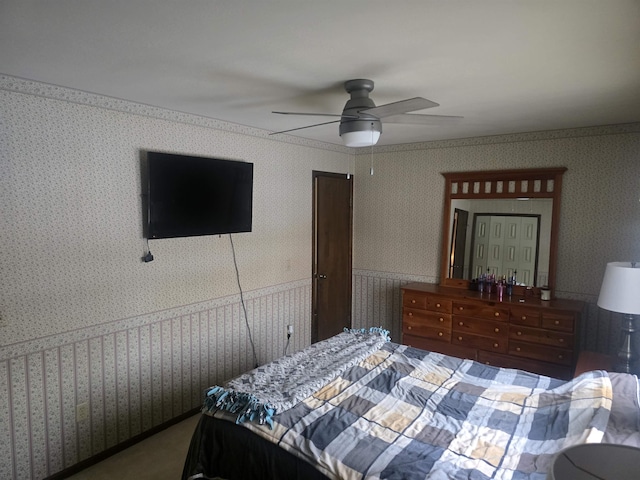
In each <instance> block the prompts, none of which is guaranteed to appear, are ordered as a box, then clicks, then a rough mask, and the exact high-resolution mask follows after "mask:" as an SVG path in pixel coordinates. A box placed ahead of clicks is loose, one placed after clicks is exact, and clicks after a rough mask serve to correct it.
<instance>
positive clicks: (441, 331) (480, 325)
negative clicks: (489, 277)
mask: <svg viewBox="0 0 640 480" xmlns="http://www.w3.org/2000/svg"><path fill="white" fill-rule="evenodd" d="M584 307H585V304H584V302H580V301H577V300H563V299H557V300H550V301H542V300H540V299H539V297H535V296H520V295H517V296H516V295H514V296H512V297H507V296H506V295H505V296H504V297H503V299H502V301H499V300H498V298H497V295H495V294H491V295H489V294H486V293H479V292H475V291H470V290H463V289H458V288H451V287H441V286H439V285H433V284H428V283H410V284H407V285H405V286H403V287H402V343H404V344H406V345H411V346H414V347H417V348H422V349H425V350H431V351H436V352H440V353H444V354H447V355H452V356H455V357H460V358H469V359H472V360H477V361H479V362H482V363H484V364H487V365H495V366H498V367H508V368H518V369H522V370H527V371H530V372H534V373H539V374H542V375H548V376H552V377H556V378H563V379H570V378H572V376H573V371H574V368H575V365H576V361H577V358H578V338H579V328H580V318H581V315H582V312H583V310H584Z"/></svg>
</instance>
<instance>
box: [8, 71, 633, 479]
mask: <svg viewBox="0 0 640 480" xmlns="http://www.w3.org/2000/svg"><path fill="white" fill-rule="evenodd" d="M0 109H1V112H0V113H1V114H2V115H1V120H0V129H1V132H0V136H1V138H2V139H3V141H2V143H1V144H0V162H1V163H0V202H1V204H2V205H3V214H2V216H0V242H1V244H2V249H0V278H1V279H2V288H1V289H0V436H2V437H3V438H8V439H9V441H8V442H2V443H0V478H18V479H21V478H25V479H26V478H34V479H35V478H43V477H46V476H47V475H51V474H54V473H56V472H58V471H60V470H62V469H64V468H67V467H69V466H71V465H74V464H76V463H78V462H80V461H81V460H83V459H86V458H88V457H90V456H92V455H95V454H97V453H99V452H101V451H103V450H105V449H107V448H109V447H112V446H114V445H116V444H118V443H120V442H123V441H125V440H127V439H129V438H131V437H133V436H135V435H137V434H139V433H141V432H144V431H145V430H148V429H149V428H152V427H153V426H156V425H159V424H161V423H163V422H165V421H167V420H169V419H171V418H174V417H176V416H178V415H180V414H181V413H184V412H187V411H189V410H191V409H193V408H196V407H198V406H199V405H200V404H201V400H202V391H203V389H204V388H205V387H206V386H208V385H210V384H213V383H217V382H220V381H222V380H224V379H227V378H229V377H231V376H233V375H235V374H238V373H240V372H241V371H243V370H246V369H247V368H250V367H251V366H252V364H253V358H252V354H251V348H250V341H249V338H248V337H247V335H246V330H245V328H244V324H243V322H244V320H243V317H242V310H241V307H240V304H239V296H238V293H237V292H238V290H237V284H236V279H235V271H234V269H233V265H232V260H231V250H230V243H229V239H228V237H221V238H220V237H196V238H184V239H175V240H158V241H151V245H150V246H151V250H152V253H153V254H154V256H155V260H154V261H153V262H152V263H149V264H145V263H143V262H142V261H141V260H140V257H141V256H142V254H143V249H144V242H143V239H142V223H141V222H142V213H141V201H140V193H141V185H140V172H139V152H140V150H145V149H149V150H163V151H174V152H185V153H190V154H195V155H211V156H221V157H225V158H233V159H240V160H246V161H251V162H254V168H255V172H254V175H255V179H256V180H255V186H254V227H253V232H252V233H250V234H238V235H235V236H234V243H235V246H236V252H237V257H238V264H239V270H240V276H241V282H242V286H243V288H244V290H245V292H246V293H245V300H246V305H247V313H248V321H249V323H250V325H251V326H252V332H253V333H254V340H255V343H256V349H257V353H258V360H259V362H260V363H263V362H266V361H268V360H271V359H273V358H275V357H277V356H279V355H280V354H281V353H282V351H283V349H284V341H285V337H284V326H285V325H287V324H293V325H294V326H295V333H294V336H293V338H292V340H293V343H292V345H291V348H292V349H297V348H301V347H303V346H305V345H307V344H308V343H309V341H310V338H311V332H310V325H311V315H310V310H311V306H310V302H311V278H310V277H311V262H310V257H311V221H310V219H311V187H312V183H311V171H312V170H324V171H334V172H346V171H351V172H353V171H354V168H355V173H356V176H355V203H354V216H355V218H354V272H353V285H354V288H353V323H354V326H356V327H361V326H370V325H382V326H384V327H386V328H388V329H390V330H391V332H392V336H393V338H394V339H396V340H399V339H400V316H399V313H400V294H399V291H400V290H399V289H400V286H401V285H402V284H404V283H407V282H409V281H427V282H437V280H438V275H439V272H438V264H439V261H438V259H439V252H440V229H441V214H442V195H443V188H444V182H443V179H442V177H441V175H440V172H443V171H451V170H475V169H492V168H516V167H536V166H547V165H549V166H558V165H564V166H567V167H569V171H568V172H567V174H566V175H565V184H564V194H563V207H562V219H561V235H560V265H559V278H558V287H559V292H558V293H559V294H561V295H564V296H569V297H574V298H581V299H585V300H587V301H589V302H591V304H592V305H591V306H590V308H589V313H588V322H587V324H588V325H587V326H588V328H587V330H588V331H589V332H592V333H593V332H595V335H592V336H590V337H589V341H590V342H592V343H591V344H588V343H587V344H586V345H587V346H591V347H594V348H598V349H601V350H607V349H608V348H610V346H611V344H612V343H615V341H613V340H611V339H612V336H611V335H610V331H609V322H608V321H607V320H608V319H606V318H605V319H604V320H603V319H602V318H601V315H600V314H599V313H598V311H597V309H596V308H593V307H594V306H593V302H595V300H594V298H595V295H596V294H597V290H598V287H599V281H600V277H601V275H602V272H603V269H604V264H605V263H606V262H607V261H612V260H622V259H629V258H639V257H640V251H639V248H640V247H639V245H638V238H640V237H639V236H638V235H639V234H640V231H639V229H640V221H639V220H640V217H639V213H638V197H639V196H640V195H639V192H638V190H639V185H638V178H640V176H639V175H638V173H640V172H639V168H640V162H639V161H638V160H640V159H639V158H638V157H639V154H640V135H639V133H638V132H639V131H640V126H638V125H634V126H631V127H626V128H600V129H586V130H579V131H572V132H551V133H549V132H547V133H543V134H528V135H509V136H505V137H493V138H487V139H467V140H458V141H450V142H432V143H430V144H422V145H410V146H397V147H384V148H383V147H380V148H378V149H376V153H374V154H373V155H370V154H368V153H367V154H365V153H364V152H359V154H358V155H356V156H354V155H351V154H350V153H349V152H348V151H347V150H346V149H344V148H342V147H334V146H330V145H326V144H314V143H313V142H308V141H304V140H298V139H296V138H286V139H284V140H286V142H285V141H274V140H273V139H269V138H268V136H267V133H266V132H262V131H255V130H252V129H250V128H247V127H242V126H234V125H229V124H223V123H222V122H217V121H215V120H211V119H202V118H199V117H192V116H188V115H184V114H180V113H177V112H170V111H164V110H160V109H155V108H153V107H149V106H144V105H137V104H132V103H130V102H124V101H120V100H117V99H111V98H104V97H100V96H95V95H91V94H87V93H85V92H77V91H73V90H68V89H63V88H60V87H55V86H51V85H45V84H40V83H36V82H28V81H23V80H18V79H13V78H11V77H6V76H1V75H0ZM354 163H355V166H354ZM371 165H373V167H374V175H373V176H370V175H369V168H370V167H371ZM614 235H615V236H614ZM280 333H282V335H281V334H280ZM79 404H80V405H82V404H86V405H87V406H88V408H89V416H88V418H86V419H81V420H80V421H78V419H77V418H76V405H79Z"/></svg>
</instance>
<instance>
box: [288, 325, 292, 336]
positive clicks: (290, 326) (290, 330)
mask: <svg viewBox="0 0 640 480" xmlns="http://www.w3.org/2000/svg"><path fill="white" fill-rule="evenodd" d="M292 333H293V325H287V335H291V334H292Z"/></svg>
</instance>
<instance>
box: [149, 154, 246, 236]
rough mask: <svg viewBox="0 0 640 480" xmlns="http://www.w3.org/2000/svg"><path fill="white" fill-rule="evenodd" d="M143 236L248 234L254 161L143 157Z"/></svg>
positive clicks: (170, 156)
mask: <svg viewBox="0 0 640 480" xmlns="http://www.w3.org/2000/svg"><path fill="white" fill-rule="evenodd" d="M147 179H148V215H147V218H148V222H147V238H173V237H191V236H197V235H215V234H222V233H237V232H250V231H251V220H252V218H251V216H252V206H253V203H252V196H253V163H248V162H239V161H233V160H222V159H218V158H205V157H193V156H187V155H176V154H170V153H159V152H148V153H147Z"/></svg>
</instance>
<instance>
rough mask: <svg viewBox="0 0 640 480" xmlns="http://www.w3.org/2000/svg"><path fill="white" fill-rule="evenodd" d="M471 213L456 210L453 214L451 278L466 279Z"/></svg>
mask: <svg viewBox="0 0 640 480" xmlns="http://www.w3.org/2000/svg"><path fill="white" fill-rule="evenodd" d="M468 221H469V212H467V211H466V210H462V209H460V208H456V209H455V210H454V212H453V226H452V230H451V249H450V255H451V259H450V262H449V265H450V267H449V278H464V260H465V245H466V243H467V223H468Z"/></svg>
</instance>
